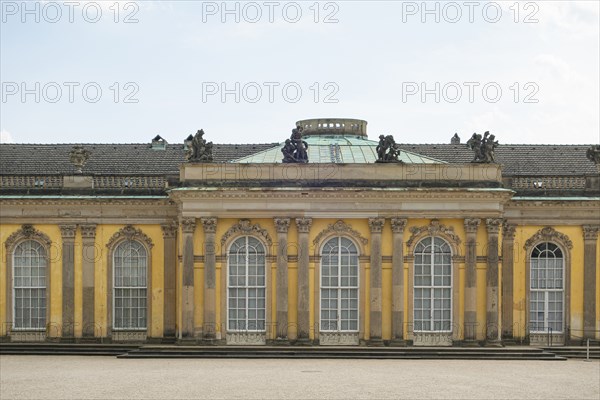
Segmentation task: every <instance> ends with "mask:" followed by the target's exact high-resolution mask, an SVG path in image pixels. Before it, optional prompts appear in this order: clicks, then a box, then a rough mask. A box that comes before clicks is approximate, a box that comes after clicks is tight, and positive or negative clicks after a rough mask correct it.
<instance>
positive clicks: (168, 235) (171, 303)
mask: <svg viewBox="0 0 600 400" xmlns="http://www.w3.org/2000/svg"><path fill="white" fill-rule="evenodd" d="M160 227H161V228H162V233H163V245H164V257H163V273H164V291H163V293H164V307H163V337H174V336H175V329H176V325H177V318H176V304H177V298H176V296H177V295H176V292H177V284H176V282H177V279H176V276H177V269H176V263H177V224H176V223H170V224H161V226H160ZM192 269H193V267H192Z"/></svg>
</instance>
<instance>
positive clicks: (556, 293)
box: [529, 242, 564, 333]
mask: <svg viewBox="0 0 600 400" xmlns="http://www.w3.org/2000/svg"><path fill="white" fill-rule="evenodd" d="M529 282H530V287H529V290H530V293H529V324H530V325H529V331H530V332H544V333H548V331H549V330H550V329H551V330H552V331H553V332H557V333H558V332H562V331H563V321H564V259H563V253H562V250H561V249H560V247H558V246H557V245H556V244H554V243H551V242H545V243H540V244H538V245H537V246H535V247H534V248H533V251H532V252H531V270H530V280H529Z"/></svg>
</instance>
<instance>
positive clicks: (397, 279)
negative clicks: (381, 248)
mask: <svg viewBox="0 0 600 400" xmlns="http://www.w3.org/2000/svg"><path fill="white" fill-rule="evenodd" d="M391 222H392V246H393V248H392V342H394V341H402V340H403V339H404V228H405V227H406V222H407V219H406V218H392V221H391Z"/></svg>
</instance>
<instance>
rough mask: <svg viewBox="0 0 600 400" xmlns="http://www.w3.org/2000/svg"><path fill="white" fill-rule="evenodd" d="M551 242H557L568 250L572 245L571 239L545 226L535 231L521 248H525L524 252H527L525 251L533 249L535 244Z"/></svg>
mask: <svg viewBox="0 0 600 400" xmlns="http://www.w3.org/2000/svg"><path fill="white" fill-rule="evenodd" d="M552 241H557V242H559V243H562V244H563V245H565V246H566V247H567V248H568V249H572V248H573V243H572V242H571V239H569V237H568V236H567V235H565V234H563V233H560V232H557V231H556V230H555V229H554V228H552V227H551V226H546V227H544V228H542V229H540V230H539V231H537V232H536V234H535V235H533V236H532V237H530V238H529V239H528V240H527V241H526V242H525V246H523V247H524V248H525V250H527V249H529V248H531V247H533V245H534V244H536V243H537V242H552Z"/></svg>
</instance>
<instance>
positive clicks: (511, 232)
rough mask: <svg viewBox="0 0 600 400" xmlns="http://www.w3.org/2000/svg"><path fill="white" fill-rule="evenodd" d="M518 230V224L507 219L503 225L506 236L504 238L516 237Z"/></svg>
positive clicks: (503, 235)
mask: <svg viewBox="0 0 600 400" xmlns="http://www.w3.org/2000/svg"><path fill="white" fill-rule="evenodd" d="M516 230H517V226H516V225H514V224H509V223H507V222H506V221H504V225H502V237H503V238H504V240H513V239H514V238H515V232H516Z"/></svg>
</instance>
